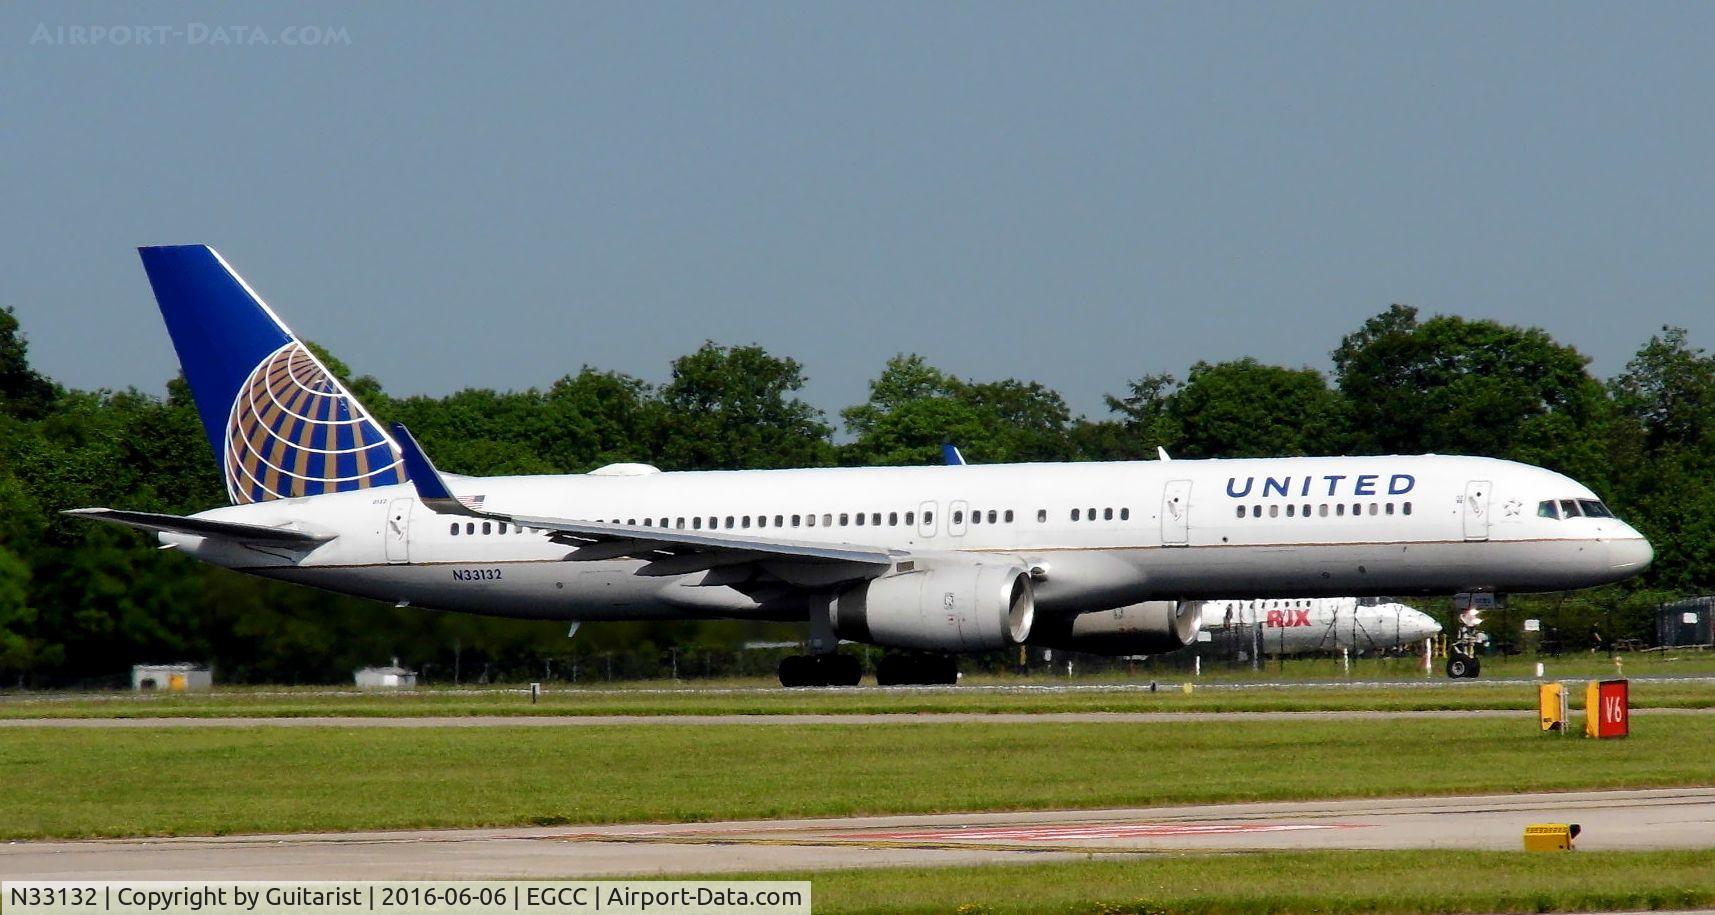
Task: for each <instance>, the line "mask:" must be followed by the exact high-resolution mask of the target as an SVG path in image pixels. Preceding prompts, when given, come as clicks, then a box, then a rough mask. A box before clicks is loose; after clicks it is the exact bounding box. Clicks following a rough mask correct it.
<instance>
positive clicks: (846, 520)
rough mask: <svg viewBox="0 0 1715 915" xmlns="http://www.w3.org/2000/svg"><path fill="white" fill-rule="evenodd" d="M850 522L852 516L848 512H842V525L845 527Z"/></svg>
mask: <svg viewBox="0 0 1715 915" xmlns="http://www.w3.org/2000/svg"><path fill="white" fill-rule="evenodd" d="M850 523H852V516H851V515H849V514H847V513H846V512H840V527H845V526H846V525H848V524H850Z"/></svg>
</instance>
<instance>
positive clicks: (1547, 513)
mask: <svg viewBox="0 0 1715 915" xmlns="http://www.w3.org/2000/svg"><path fill="white" fill-rule="evenodd" d="M1536 516H1537V517H1538V518H1553V519H1554V520H1556V521H1559V520H1560V507H1559V506H1557V505H1555V504H1554V500H1553V499H1547V500H1544V501H1542V502H1538V503H1537V504H1536Z"/></svg>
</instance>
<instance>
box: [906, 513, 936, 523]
mask: <svg viewBox="0 0 1715 915" xmlns="http://www.w3.org/2000/svg"><path fill="white" fill-rule="evenodd" d="M905 517H906V518H910V517H911V516H910V515H906V516H905ZM923 523H924V524H934V523H935V513H934V512H924V513H923Z"/></svg>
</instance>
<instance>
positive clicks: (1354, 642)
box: [1201, 597, 1441, 654]
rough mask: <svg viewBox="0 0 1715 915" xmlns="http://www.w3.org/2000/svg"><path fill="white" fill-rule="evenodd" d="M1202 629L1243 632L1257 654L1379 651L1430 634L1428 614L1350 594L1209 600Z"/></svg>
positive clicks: (1435, 626)
mask: <svg viewBox="0 0 1715 915" xmlns="http://www.w3.org/2000/svg"><path fill="white" fill-rule="evenodd" d="M1201 609H1202V615H1203V628H1205V629H1208V630H1211V631H1215V630H1223V629H1225V630H1237V631H1247V630H1248V634H1250V635H1252V636H1254V638H1255V645H1254V647H1253V649H1252V650H1256V651H1260V652H1262V653H1263V654H1306V653H1308V652H1313V651H1340V650H1341V649H1345V650H1347V651H1353V652H1369V651H1385V650H1387V649H1390V648H1403V647H1405V646H1407V645H1412V644H1415V643H1418V642H1422V641H1423V640H1425V639H1428V638H1432V637H1434V636H1435V634H1436V633H1438V632H1440V631H1441V624H1440V623H1437V622H1436V621H1435V620H1434V618H1433V617H1431V616H1430V615H1429V614H1427V613H1424V612H1423V611H1422V610H1418V609H1417V608H1415V607H1408V606H1406V605H1405V604H1400V603H1394V602H1391V601H1389V602H1379V601H1368V600H1363V599H1360V598H1356V597H1318V598H1303V597H1298V598H1287V599H1274V600H1211V601H1204V602H1203V606H1202V608H1201Z"/></svg>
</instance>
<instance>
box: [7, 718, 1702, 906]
mask: <svg viewBox="0 0 1715 915" xmlns="http://www.w3.org/2000/svg"><path fill="white" fill-rule="evenodd" d="M1037 717H1040V716H1037ZM1531 823H1577V824H1579V825H1580V826H1581V827H1582V828H1583V833H1582V834H1581V835H1580V836H1579V837H1578V840H1577V845H1578V847H1580V848H1585V849H1660V848H1707V847H1710V846H1712V845H1715V788H1672V789H1652V790H1636V791H1580V792H1567V793H1551V794H1522V795H1505V796H1474V797H1438V798H1385V799H1370V800H1342V801H1317V802H1293V803H1267V804H1223V805H1206V806H1194V807H1157V808H1136V809H1123V810H1057V811H1033V812H1025V813H962V814H944V815H934V816H888V817H854V818H848V819H820V820H764V821H750V822H729V823H695V824H633V825H624V826H574V827H554V828H525V829H460V830H424V831H396V832H359V833H339V834H303V835H251V836H226V837H195V838H163V839H115V840H97V841H74V842H66V841H52V842H12V843H7V844H3V845H0V879H37V880H164V879H174V880H190V879H206V880H217V879H222V880H236V879H247V880H307V879H320V880H355V879H413V878H417V879H442V880H447V879H475V878H505V877H517V878H524V877H529V878H573V877H595V876H603V877H606V876H649V875H672V874H690V873H734V872H742V871H761V870H770V871H780V870H800V869H802V870H816V869H827V868H846V867H873V866H887V865H911V866H932V865H950V864H974V863H994V862H1006V861H1021V860H1043V859H1053V858H1063V857H1068V856H1074V855H1076V856H1084V855H1090V854H1097V855H1105V856H1111V855H1135V854H1150V853H1154V852H1160V851H1166V850H1189V849H1200V850H1236V849H1245V850H1263V849H1334V848H1461V849H1463V848H1473V849H1509V848H1518V847H1520V844H1521V842H1522V836H1523V832H1524V827H1525V826H1526V825H1528V824H1531Z"/></svg>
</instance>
